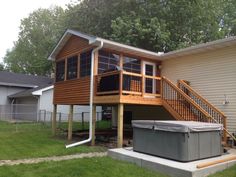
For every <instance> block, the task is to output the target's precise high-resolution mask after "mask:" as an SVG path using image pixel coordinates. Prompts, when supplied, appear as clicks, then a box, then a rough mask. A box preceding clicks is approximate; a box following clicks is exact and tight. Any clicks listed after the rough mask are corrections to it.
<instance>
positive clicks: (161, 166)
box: [108, 148, 236, 177]
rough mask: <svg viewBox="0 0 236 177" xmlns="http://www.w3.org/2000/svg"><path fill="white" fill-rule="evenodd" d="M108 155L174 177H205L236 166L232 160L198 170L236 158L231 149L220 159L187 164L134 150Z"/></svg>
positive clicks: (117, 150)
mask: <svg viewBox="0 0 236 177" xmlns="http://www.w3.org/2000/svg"><path fill="white" fill-rule="evenodd" d="M108 155H109V156H111V157H112V158H115V159H119V160H124V161H128V162H131V163H135V164H137V165H138V166H140V167H144V168H148V169H152V170H156V171H159V172H162V173H164V174H167V175H169V176H173V177H205V176H208V175H210V174H213V173H216V172H218V171H222V170H224V169H226V168H228V167H230V166H232V165H234V164H236V160H231V161H227V162H223V163H219V164H216V165H212V166H209V167H205V168H200V169H198V168H197V165H199V164H202V163H205V162H212V161H215V160H221V159H225V158H228V157H232V156H235V155H236V149H230V150H229V151H228V153H227V154H224V155H222V156H219V157H214V158H209V159H203V160H198V161H193V162H187V163H186V162H185V163H183V162H177V161H173V160H169V159H164V158H160V157H155V156H151V155H147V154H143V153H138V152H134V151H133V149H132V148H118V149H110V150H109V151H108Z"/></svg>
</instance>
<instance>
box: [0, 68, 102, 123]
mask: <svg viewBox="0 0 236 177" xmlns="http://www.w3.org/2000/svg"><path fill="white" fill-rule="evenodd" d="M0 96H1V99H0V105H1V106H0V112H7V114H8V115H10V114H11V117H13V118H15V119H17V118H18V119H27V120H29V119H30V120H37V119H39V113H40V114H41V119H42V118H43V116H44V115H45V113H47V114H48V115H46V116H47V117H46V119H47V120H49V119H50V115H51V113H50V112H52V109H53V104H52V100H53V79H50V78H48V77H42V76H32V75H26V74H19V73H12V72H6V71H2V72H0ZM12 105H14V107H13V108H11V107H12ZM68 108H69V107H68V106H66V105H61V106H60V107H59V108H58V113H62V118H63V119H64V120H66V119H67V116H68V110H69V109H68ZM3 109H4V110H3ZM97 111H99V112H101V108H98V110H97ZM10 112H11V113H10ZM82 112H88V107H83V106H79V107H78V106H77V107H75V113H82ZM2 114H3V113H2ZM12 114H13V115H12ZM87 117H88V114H85V118H87ZM87 119H88V118H87Z"/></svg>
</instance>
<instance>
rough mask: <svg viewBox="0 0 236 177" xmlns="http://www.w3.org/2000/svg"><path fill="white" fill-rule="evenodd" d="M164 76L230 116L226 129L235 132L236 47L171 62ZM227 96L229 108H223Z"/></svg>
mask: <svg viewBox="0 0 236 177" xmlns="http://www.w3.org/2000/svg"><path fill="white" fill-rule="evenodd" d="M162 66H163V67H162V68H163V69H162V76H166V77H167V78H169V79H170V80H172V81H173V82H176V81H177V80H178V79H184V80H187V81H190V85H191V86H192V87H193V88H194V89H195V90H196V91H198V93H199V94H201V95H202V96H203V97H204V98H206V99H207V100H208V101H209V102H210V103H212V104H213V105H215V106H216V107H217V108H218V109H220V110H221V111H222V112H224V113H225V114H226V116H227V126H228V129H229V130H230V131H231V132H236V46H231V47H226V48H223V49H218V50H214V51H213V50H212V51H208V52H205V53H201V54H195V55H188V56H184V57H178V58H172V59H169V60H165V61H163V63H162ZM224 94H225V95H226V96H227V99H228V101H229V104H227V105H223V101H224Z"/></svg>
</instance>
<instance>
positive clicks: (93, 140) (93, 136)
mask: <svg viewBox="0 0 236 177" xmlns="http://www.w3.org/2000/svg"><path fill="white" fill-rule="evenodd" d="M96 115H97V114H96V105H93V110H92V116H93V120H92V125H93V126H92V127H93V128H92V141H91V145H92V146H94V145H95V139H96V135H95V130H96Z"/></svg>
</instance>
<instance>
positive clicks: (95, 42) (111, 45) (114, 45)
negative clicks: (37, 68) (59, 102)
mask: <svg viewBox="0 0 236 177" xmlns="http://www.w3.org/2000/svg"><path fill="white" fill-rule="evenodd" d="M72 35H75V36H78V37H81V38H84V39H86V40H88V43H89V44H91V45H92V46H99V45H100V43H101V42H103V48H107V49H112V50H115V51H118V52H119V51H120V52H127V53H134V54H135V55H138V56H141V57H146V58H150V59H155V60H160V61H162V60H166V59H170V58H174V57H178V56H184V55H190V54H197V53H200V52H206V51H210V50H217V49H220V48H224V47H227V46H231V45H234V44H236V36H232V37H228V38H224V39H219V40H215V41H212V42H206V43H202V44H197V45H194V46H191V47H187V48H183V49H179V50H174V51H171V52H168V53H163V52H152V51H148V50H144V49H140V48H137V47H132V46H129V45H125V44H121V43H118V42H114V41H110V40H107V39H103V38H99V37H96V36H92V35H88V34H85V33H81V32H79V31H75V30H71V29H68V30H66V32H65V33H64V34H63V36H62V37H61V39H60V40H59V42H58V43H57V45H56V47H55V48H54V49H53V51H52V52H51V54H50V55H49V57H48V59H49V60H55V58H56V56H57V54H58V53H59V52H60V50H61V49H62V48H63V47H64V45H65V44H66V42H67V41H68V40H69V38H70V37H71V36H72Z"/></svg>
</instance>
